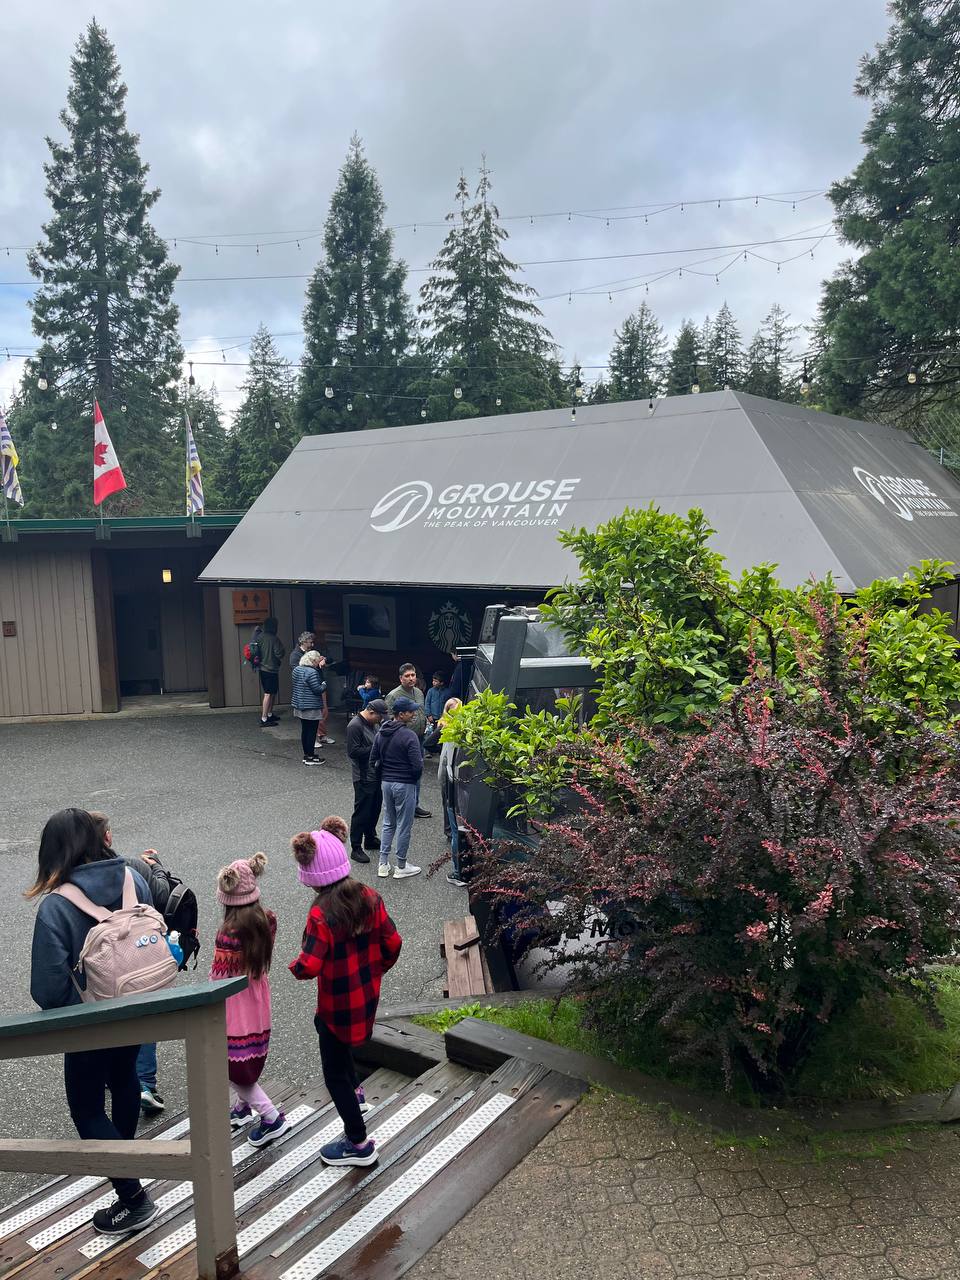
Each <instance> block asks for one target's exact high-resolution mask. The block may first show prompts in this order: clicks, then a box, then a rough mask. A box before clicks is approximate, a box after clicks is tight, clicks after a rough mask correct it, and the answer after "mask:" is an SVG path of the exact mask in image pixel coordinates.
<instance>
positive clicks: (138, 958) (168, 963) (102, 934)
mask: <svg viewBox="0 0 960 1280" xmlns="http://www.w3.org/2000/svg"><path fill="white" fill-rule="evenodd" d="M54 892H56V893H59V894H60V896H61V897H63V898H66V900H67V901H68V902H72V903H73V905H74V906H75V907H79V909H80V910H81V911H82V912H83V913H84V914H85V915H88V916H92V917H93V918H94V920H96V921H97V923H96V924H95V925H94V926H93V928H92V929H91V930H90V932H89V933H88V934H87V938H86V941H85V942H84V944H83V948H82V950H81V952H80V959H79V960H78V961H77V973H80V974H82V975H83V976H84V977H85V978H86V986H85V987H84V988H81V986H80V983H79V982H78V981H77V975H76V973H74V972H71V974H70V977H71V978H72V979H73V985H74V986H75V987H76V988H77V991H78V992H79V994H80V999H81V1000H82V1001H83V1002H84V1003H85V1004H89V1003H90V1002H91V1001H93V1000H112V999H114V998H115V997H116V996H134V995H139V994H140V993H141V992H144V991H161V990H162V989H163V988H164V987H169V986H170V985H171V983H172V982H173V981H174V979H175V978H176V976H177V973H178V966H177V962H176V960H174V958H173V952H172V951H171V950H170V948H169V947H168V946H167V939H166V932H167V926H166V925H165V924H164V922H163V916H161V914H160V912H159V911H156V910H154V908H153V907H148V906H146V905H145V904H144V903H142V902H138V901H137V890H136V886H135V885H134V883H133V874H132V872H131V871H130V869H129V868H125V869H124V873H123V900H122V902H121V904H120V909H119V910H118V911H108V910H107V908H106V907H101V906H98V905H97V904H96V903H95V902H91V901H90V899H89V898H88V897H87V895H86V894H85V893H83V892H82V891H81V890H80V889H78V888H77V886H76V885H75V884H63V885H61V886H60V888H59V889H56V890H55V891H54Z"/></svg>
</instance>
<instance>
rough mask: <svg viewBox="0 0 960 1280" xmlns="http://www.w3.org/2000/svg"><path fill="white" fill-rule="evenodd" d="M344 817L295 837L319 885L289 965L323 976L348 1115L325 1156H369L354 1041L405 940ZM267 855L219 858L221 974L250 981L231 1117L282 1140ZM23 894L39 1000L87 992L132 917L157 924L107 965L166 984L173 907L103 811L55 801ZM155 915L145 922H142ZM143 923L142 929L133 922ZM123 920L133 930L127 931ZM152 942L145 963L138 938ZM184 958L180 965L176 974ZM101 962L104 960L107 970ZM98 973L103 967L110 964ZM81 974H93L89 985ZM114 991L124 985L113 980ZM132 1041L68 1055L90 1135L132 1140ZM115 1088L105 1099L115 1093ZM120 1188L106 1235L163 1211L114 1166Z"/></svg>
mask: <svg viewBox="0 0 960 1280" xmlns="http://www.w3.org/2000/svg"><path fill="white" fill-rule="evenodd" d="M348 834H349V832H348V827H347V824H346V822H345V821H344V820H343V818H341V817H337V816H331V817H328V818H325V819H324V820H323V822H321V823H320V825H319V827H318V829H317V830H315V831H309V832H300V833H299V834H297V835H295V836H294V837H293V839H292V840H291V842H290V844H291V849H292V852H293V869H294V870H295V871H296V873H297V877H298V880H299V882H300V884H302V885H304V886H305V887H306V888H308V889H310V890H311V891H312V893H313V898H312V901H311V902H310V905H309V908H308V911H307V918H306V925H305V928H304V932H303V939H302V943H301V947H300V952H299V954H298V955H297V956H296V957H295V958H294V959H292V960H291V961H290V962H289V964H288V969H289V971H290V973H291V974H292V976H293V977H294V978H295V979H298V980H301V981H305V980H316V983H317V1001H316V1012H315V1015H314V1019H313V1021H314V1027H315V1030H316V1032H317V1036H318V1047H319V1055H320V1062H321V1067H322V1071H323V1077H324V1082H325V1084H326V1087H327V1089H328V1091H329V1093H330V1097H331V1099H332V1101H333V1104H334V1106H335V1107H336V1110H337V1112H338V1114H339V1116H340V1118H341V1120H342V1122H343V1129H344V1132H343V1136H342V1137H341V1138H339V1139H336V1140H335V1141H333V1142H330V1143H328V1144H326V1145H325V1146H324V1147H322V1148H321V1151H320V1157H321V1159H322V1160H323V1161H324V1162H325V1163H326V1164H329V1165H334V1166H339V1165H347V1166H349V1165H357V1166H367V1165H371V1164H374V1163H375V1162H376V1160H377V1155H378V1153H377V1149H376V1144H375V1141H374V1140H373V1139H372V1138H370V1137H369V1136H368V1134H367V1131H366V1125H365V1121H364V1112H365V1111H366V1110H368V1109H369V1108H368V1107H367V1104H366V1101H365V1098H364V1094H363V1087H362V1085H361V1084H360V1083H359V1080H358V1077H357V1072H356V1068H355V1065H354V1061H353V1048H354V1047H355V1046H356V1045H358V1044H361V1043H363V1041H364V1040H366V1039H368V1038H369V1036H370V1034H371V1033H372V1030H373V1023H374V1020H375V1018H376V1012H377V1005H378V1002H379V998H380V986H381V980H382V978H383V975H384V973H386V972H387V970H388V969H390V968H391V967H392V966H393V965H394V964H395V963H396V961H397V959H398V957H399V955H400V950H401V946H402V939H401V938H400V935H399V933H398V932H397V929H396V927H395V925H394V923H393V921H392V920H391V919H390V916H389V915H388V913H387V910H386V907H385V906H384V903H383V900H382V898H381V897H380V895H379V894H378V893H376V892H375V890H374V889H373V888H371V887H369V886H367V885H365V884H363V883H362V882H360V881H358V880H355V879H353V877H352V876H351V874H350V860H349V857H348V854H347V848H346V841H347V838H348ZM266 867H267V858H266V855H265V854H263V853H255V854H253V855H252V856H251V857H249V858H240V859H236V860H235V861H233V862H231V863H230V864H229V865H228V866H226V867H223V868H222V869H221V870H220V872H219V873H218V876H217V882H216V899H217V902H218V903H219V904H220V906H221V907H222V909H223V919H222V922H221V924H220V927H219V929H218V932H217V937H216V943H215V947H214V956H213V964H212V967H211V970H210V976H211V978H214V979H218V978H229V977H235V976H240V975H243V976H246V977H247V979H248V983H247V986H246V988H245V989H244V990H243V991H241V992H239V993H237V994H235V995H232V996H230V997H228V999H227V1001H226V1025H227V1074H228V1078H229V1081H230V1088H231V1095H232V1096H231V1107H230V1115H229V1120H230V1124H231V1127H233V1128H235V1129H240V1128H243V1127H244V1126H246V1125H248V1124H249V1125H250V1126H251V1127H250V1130H249V1132H248V1134H247V1141H248V1142H249V1143H250V1144H251V1145H252V1146H255V1147H259V1146H266V1145H267V1144H269V1143H271V1142H274V1141H276V1140H277V1139H278V1138H279V1137H281V1136H282V1135H283V1134H284V1133H286V1132H287V1130H288V1129H289V1128H290V1122H289V1120H288V1119H287V1117H286V1116H285V1114H284V1112H283V1110H282V1109H280V1108H278V1107H277V1106H276V1105H275V1103H274V1102H273V1101H272V1099H271V1098H270V1097H269V1096H268V1094H267V1093H266V1092H265V1091H264V1089H263V1088H262V1086H261V1085H260V1078H261V1075H262V1072H263V1069H264V1066H265V1064H266V1060H267V1055H268V1052H269V1047H270V1038H271V1031H272V1014H271V991H270V976H269V975H270V967H271V961H272V959H273V951H274V946H275V942H276V934H277V919H276V916H275V914H274V913H273V912H272V911H271V910H269V909H268V908H266V907H265V906H264V905H263V902H262V898H261V888H260V881H261V879H262V877H263V875H264V872H265V871H266ZM27 896H28V897H31V898H36V897H39V898H40V903H39V906H38V909H37V915H36V920H35V924H34V936H33V949H32V955H31V969H30V991H31V995H32V997H33V999H34V1000H35V1002H36V1003H37V1004H38V1005H39V1006H40V1007H41V1008H42V1009H55V1008H61V1007H63V1006H66V1005H71V1004H77V1003H79V1002H80V1001H81V1000H86V999H89V998H90V997H91V990H90V987H91V982H92V976H93V968H92V964H91V963H90V962H89V961H88V960H85V958H86V957H88V953H89V952H90V951H91V935H95V934H96V931H97V930H98V929H99V930H101V931H104V930H106V931H108V932H109V931H110V930H111V929H113V930H115V934H114V936H115V937H116V938H120V937H121V936H122V937H123V938H127V937H128V936H129V935H130V934H131V928H130V925H131V923H134V924H136V925H137V928H143V927H146V929H147V930H148V931H149V932H147V933H144V934H141V935H140V936H139V937H138V938H137V939H136V950H135V949H134V946H133V945H128V946H126V947H117V946H114V947H113V949H112V953H111V956H110V959H109V976H110V977H111V978H112V980H113V981H114V982H115V983H116V984H117V987H116V989H117V990H121V989H122V986H121V985H120V984H122V983H123V982H124V981H126V979H127V978H128V977H129V976H133V975H132V973H131V974H129V975H128V974H127V972H126V970H127V968H128V967H129V968H131V969H132V968H134V967H135V968H136V976H137V978H138V980H139V981H140V982H141V983H146V985H140V986H139V988H138V989H139V990H155V989H160V988H162V987H163V986H166V985H169V980H170V979H169V977H164V978H163V979H160V978H159V977H158V978H157V979H156V982H155V985H154V986H150V985H149V983H147V979H146V976H145V975H148V974H154V973H157V972H159V970H160V969H161V968H162V966H160V965H157V964H156V963H155V957H156V956H157V955H161V954H163V953H165V952H166V950H167V946H168V944H169V946H170V951H171V952H172V951H173V949H174V948H173V944H172V943H170V940H169V938H167V937H166V936H165V926H164V923H163V917H162V916H161V915H160V914H159V913H158V912H157V911H156V910H155V909H154V906H153V904H152V899H151V895H150V889H149V885H148V883H147V881H146V880H145V878H144V877H143V876H142V875H141V874H140V873H139V872H138V871H136V870H132V869H131V868H130V867H128V866H127V865H126V864H125V862H124V860H123V859H121V858H120V857H118V856H117V855H116V853H115V852H114V850H113V849H112V847H111V845H110V844H109V843H107V842H105V841H104V839H103V833H102V830H101V829H100V827H98V824H97V822H96V821H95V819H94V817H93V816H92V815H91V814H90V813H89V812H87V811H86V810H84V809H79V808H71V809H64V810H61V811H60V812H58V813H55V814H54V815H53V816H52V817H51V818H50V819H49V820H48V821H47V823H46V825H45V827H44V830H43V834H42V836H41V839H40V848H39V853H38V861H37V873H36V878H35V881H34V883H33V885H32V886H31V888H30V889H29V890H28V891H27ZM144 922H146V925H144ZM137 928H134V930H133V932H134V933H136V932H137ZM124 929H125V933H124ZM147 944H151V945H152V947H153V952H152V955H151V957H150V960H151V961H152V963H149V964H145V961H144V956H143V954H142V953H141V950H140V949H141V945H142V947H143V948H145V949H146V950H149V949H150V948H149V947H148V946H147ZM176 968H177V965H176V964H174V965H173V974H174V975H175V973H176ZM104 972H107V971H106V970H105V971H104ZM100 976H101V977H103V976H104V975H103V974H101V975H100ZM82 981H83V982H85V983H86V986H83V985H81V982H82ZM114 993H115V992H114ZM138 1052H139V1048H138V1046H136V1045H132V1046H122V1047H118V1048H110V1049H95V1050H89V1051H84V1052H81V1053H66V1054H64V1085H65V1089H66V1095H67V1103H68V1106H69V1109H70V1115H71V1118H72V1120H73V1123H74V1126H75V1128H76V1130H77V1132H78V1134H79V1135H80V1137H81V1138H86V1139H100V1140H107V1141H111V1140H112V1141H116V1140H117V1139H125V1140H132V1139H133V1138H134V1136H135V1134H136V1127H137V1120H138V1117H139V1113H140V1081H139V1079H138V1075H137V1057H138ZM107 1093H109V1094H110V1110H109V1114H108V1111H107V1102H106V1095H107ZM111 1183H112V1185H113V1190H114V1193H115V1195H116V1200H115V1201H114V1202H113V1203H112V1204H110V1205H109V1206H107V1207H105V1208H101V1209H98V1210H97V1211H96V1212H95V1213H94V1214H93V1217H92V1223H93V1226H94V1228H95V1229H96V1230H97V1231H98V1232H99V1233H100V1234H102V1235H108V1236H121V1235H127V1234H132V1233H134V1232H139V1231H143V1230H144V1229H145V1228H147V1227H148V1226H149V1225H150V1224H151V1223H152V1222H153V1221H154V1220H155V1219H156V1217H157V1215H158V1214H159V1213H160V1208H159V1206H158V1205H157V1204H156V1203H155V1202H154V1201H153V1200H152V1199H151V1197H150V1195H149V1193H148V1191H147V1189H146V1187H145V1186H144V1184H143V1183H142V1182H141V1181H140V1179H138V1178H134V1177H124V1178H112V1179H111Z"/></svg>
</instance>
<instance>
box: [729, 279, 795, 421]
mask: <svg viewBox="0 0 960 1280" xmlns="http://www.w3.org/2000/svg"><path fill="white" fill-rule="evenodd" d="M798 331H799V330H798V326H797V325H795V324H791V323H790V317H789V315H788V314H787V312H786V311H784V309H783V307H781V306H780V305H779V303H774V305H773V306H772V307H771V308H770V310H769V311H768V312H767V315H766V317H765V319H764V321H763V324H762V325H761V326H760V328H759V330H758V331H757V333H756V334H754V337H753V340H752V341H751V343H750V346H749V348H748V350H747V371H746V376H745V378H744V382H743V390H744V391H749V392H750V394H751V395H754V396H766V397H767V398H768V399H770V400H787V401H796V400H798V399H799V391H800V384H799V379H798V377H797V373H796V370H795V368H794V367H793V364H792V353H793V340H794V338H795V337H796V334H797V333H798Z"/></svg>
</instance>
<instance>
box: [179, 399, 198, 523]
mask: <svg viewBox="0 0 960 1280" xmlns="http://www.w3.org/2000/svg"><path fill="white" fill-rule="evenodd" d="M183 418H184V421H185V422H186V424H187V515H188V516H202V515H203V481H202V480H201V479H200V472H201V471H202V470H203V468H202V467H201V465H200V455H199V453H197V442H196V440H194V438H193V428H192V427H191V426H190V415H189V414H188V413H187V412H186V411H184V414H183Z"/></svg>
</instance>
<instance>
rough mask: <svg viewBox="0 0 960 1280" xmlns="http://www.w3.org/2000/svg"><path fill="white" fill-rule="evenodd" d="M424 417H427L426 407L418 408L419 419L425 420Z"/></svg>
mask: <svg viewBox="0 0 960 1280" xmlns="http://www.w3.org/2000/svg"><path fill="white" fill-rule="evenodd" d="M426 416H427V410H426V406H421V408H420V417H421V418H425V417H426Z"/></svg>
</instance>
